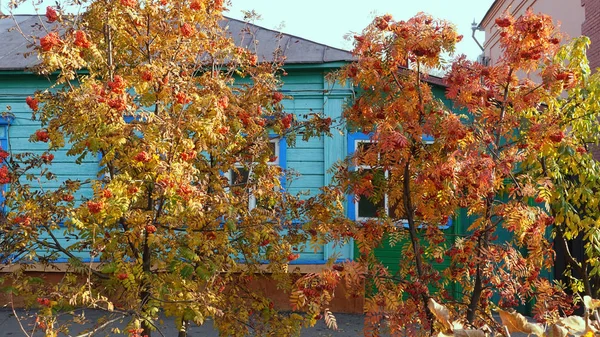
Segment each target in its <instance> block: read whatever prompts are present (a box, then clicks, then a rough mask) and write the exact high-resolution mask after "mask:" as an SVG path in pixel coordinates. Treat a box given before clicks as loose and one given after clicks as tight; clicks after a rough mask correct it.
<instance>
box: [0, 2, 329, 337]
mask: <svg viewBox="0 0 600 337" xmlns="http://www.w3.org/2000/svg"><path fill="white" fill-rule="evenodd" d="M78 3H79V1H78ZM82 5H83V6H84V8H85V11H84V14H82V15H73V14H68V13H66V12H65V11H63V10H62V8H63V7H60V6H55V7H48V8H47V10H46V15H45V17H41V18H40V19H41V23H42V24H41V26H42V27H43V31H42V32H43V33H42V35H40V36H31V37H27V38H29V39H31V40H32V41H33V43H34V45H35V49H36V52H37V55H38V57H39V60H40V63H39V65H38V66H37V67H36V68H35V71H36V72H37V73H39V74H41V75H44V76H48V77H49V78H50V79H51V81H52V83H53V85H52V86H51V87H50V88H48V89H47V90H42V91H39V92H37V93H36V94H35V95H34V96H33V95H32V96H31V97H28V98H27V104H28V105H29V107H30V108H31V109H32V111H33V118H34V119H35V120H39V121H40V123H41V126H40V129H39V130H38V131H36V132H35V134H34V135H32V136H31V141H33V142H40V143H47V145H48V152H46V153H44V154H43V155H41V156H37V155H33V154H27V153H25V154H23V153H14V154H12V155H11V156H10V157H8V154H5V153H4V152H3V153H2V158H3V159H4V160H5V162H6V166H3V168H2V169H3V170H4V169H6V172H4V173H5V174H4V175H3V176H2V179H3V180H2V182H3V183H7V184H9V186H8V188H7V190H8V191H7V194H6V205H5V206H6V209H7V221H8V224H9V226H8V227H7V233H6V235H8V236H10V237H13V238H16V239H18V241H19V245H20V247H22V248H23V249H25V250H26V251H27V256H28V258H27V259H25V258H21V259H19V260H18V261H14V262H13V263H14V264H16V265H19V266H20V268H19V269H18V270H17V272H15V273H14V274H13V275H12V276H13V279H14V280H13V284H14V286H13V288H12V289H13V290H14V291H18V292H19V293H20V294H21V295H23V296H26V295H27V294H29V298H30V299H32V300H33V301H35V299H36V298H37V302H38V304H37V305H38V306H41V307H42V309H43V310H41V311H40V313H39V317H38V318H39V324H40V327H43V329H44V330H45V331H46V335H47V336H55V335H56V333H57V331H58V330H59V329H61V327H58V326H57V325H55V322H56V321H55V318H56V313H57V312H59V311H61V310H69V309H70V308H73V307H91V308H96V309H101V310H106V311H108V312H112V313H113V314H114V313H118V314H120V315H122V316H123V317H130V318H131V321H130V322H129V323H128V333H129V335H130V336H146V335H147V336H150V335H151V332H152V331H153V330H155V329H156V327H157V326H156V324H157V319H158V314H159V311H161V312H164V313H165V314H166V315H167V316H171V317H174V318H175V319H176V322H177V327H178V328H179V329H180V333H179V335H180V336H185V335H186V330H187V326H188V325H189V324H190V323H195V324H202V323H203V322H204V321H205V320H206V319H207V318H209V317H210V318H213V319H214V322H215V325H216V327H217V328H218V329H219V330H220V331H221V333H223V334H227V335H232V336H242V335H246V334H248V333H254V334H258V335H261V334H267V333H275V334H277V335H282V336H284V335H289V334H292V333H294V332H295V331H297V330H298V329H299V323H300V322H301V320H302V318H301V316H299V315H295V314H293V315H285V314H280V313H278V312H277V311H276V310H275V309H274V308H273V303H272V302H271V300H270V299H269V298H268V296H267V295H268V294H264V293H263V292H261V291H258V290H257V289H255V288H253V287H252V286H251V283H252V279H253V278H254V277H255V275H261V274H264V273H269V274H270V275H272V277H273V278H274V279H275V280H278V281H279V282H280V287H282V288H283V289H286V288H287V289H289V288H290V286H291V276H290V274H288V273H287V269H288V264H289V263H290V261H293V260H295V259H296V258H298V254H297V252H296V251H295V249H296V248H295V247H297V246H298V245H299V244H301V243H303V242H305V241H306V240H307V235H308V234H306V233H305V232H304V231H302V230H301V228H299V227H298V226H296V225H295V224H294V223H293V222H292V221H293V220H294V219H297V218H298V213H301V212H302V210H301V205H302V202H301V201H300V200H299V199H298V197H297V196H294V195H290V194H288V193H286V192H285V191H284V190H283V188H282V183H283V182H284V181H285V179H286V177H285V172H283V171H282V169H281V168H280V167H279V166H278V165H272V163H273V162H276V161H277V157H275V156H274V154H273V146H274V144H275V142H274V141H277V140H278V139H281V138H282V137H286V136H288V137H290V139H295V136H294V135H293V133H294V132H295V131H297V130H299V129H303V130H304V131H305V135H311V134H321V132H322V131H326V130H327V128H328V126H329V124H328V123H327V121H326V120H324V119H320V118H319V117H316V116H315V117H314V118H313V119H311V120H308V121H306V122H297V121H295V120H294V119H293V116H291V115H290V114H287V113H285V112H284V111H283V107H282V104H281V100H282V99H283V98H284V96H283V95H282V94H281V93H280V92H278V91H277V90H278V87H279V85H280V84H281V83H280V80H279V76H280V75H281V73H282V72H281V65H282V63H281V58H280V55H278V52H277V50H274V56H273V60H259V59H258V57H257V55H256V54H255V53H253V51H251V50H248V49H245V48H242V47H238V46H236V45H235V44H234V42H233V40H232V39H231V38H230V37H229V34H228V33H227V32H226V31H225V29H224V28H223V27H222V26H221V25H220V20H222V19H223V17H222V11H223V10H224V5H223V1H220V0H193V1H188V0H185V1H184V0H169V1H165V0H147V1H143V0H140V1H137V0H121V1H109V0H100V1H84V3H83V4H82ZM59 149H65V150H66V151H67V152H66V153H67V154H68V155H69V156H72V157H73V158H74V162H76V163H81V162H82V161H83V160H89V159H90V158H92V159H93V158H99V170H98V175H97V178H96V179H92V180H91V181H79V180H76V179H69V180H66V181H64V182H59V183H60V186H59V187H57V188H47V187H45V185H44V183H45V182H48V181H52V180H55V179H56V176H55V173H56V172H55V171H54V170H53V167H52V160H53V157H54V155H53V152H55V151H57V150H59ZM73 165H75V163H74V164H73ZM38 183H39V185H40V186H41V188H36V187H37V186H36V185H38ZM84 186H91V188H92V190H93V194H91V195H85V193H83V194H82V193H80V191H81V188H82V187H84ZM60 257H66V258H68V263H67V270H68V272H67V274H66V276H65V278H64V279H63V281H62V282H60V283H59V284H57V285H43V286H40V285H39V283H36V282H37V281H39V280H38V279H35V278H30V277H28V274H27V273H25V271H27V269H28V268H29V266H30V265H31V261H34V262H36V263H43V264H46V265H48V266H50V267H52V266H54V265H55V262H56V261H57V259H58V258H60ZM85 259H90V261H91V262H89V263H87V262H84V261H86V260H85ZM275 331H276V332H275Z"/></svg>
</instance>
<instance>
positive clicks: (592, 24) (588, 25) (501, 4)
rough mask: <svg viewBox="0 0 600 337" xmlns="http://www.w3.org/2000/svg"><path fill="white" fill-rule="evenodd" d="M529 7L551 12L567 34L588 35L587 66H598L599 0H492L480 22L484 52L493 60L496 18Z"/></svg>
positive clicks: (496, 41)
mask: <svg viewBox="0 0 600 337" xmlns="http://www.w3.org/2000/svg"><path fill="white" fill-rule="evenodd" d="M528 9H532V10H533V11H534V12H535V13H540V12H541V13H545V14H548V15H550V16H551V17H552V18H553V19H554V22H555V23H557V24H560V30H561V31H562V32H564V33H566V34H567V35H568V36H569V37H577V36H580V35H586V36H588V37H589V38H590V39H591V42H592V44H591V46H590V49H589V50H588V58H589V60H590V67H591V68H592V69H593V70H594V71H595V70H596V68H598V67H600V0H581V1H578V0H495V1H494V3H493V4H492V5H491V6H490V8H489V9H488V11H487V13H486V14H485V16H484V17H483V19H481V22H480V23H479V29H481V30H483V31H485V42H484V44H483V48H484V52H483V53H484V56H485V57H486V59H488V60H490V62H491V63H492V64H493V63H494V62H495V61H497V59H498V56H499V55H500V52H501V51H500V45H499V38H500V36H499V33H498V29H497V27H496V25H495V20H496V18H498V17H500V16H502V15H504V13H506V11H509V12H510V13H511V14H512V15H514V16H516V17H518V16H520V15H522V14H524V13H525V12H526V11H527V10H528Z"/></svg>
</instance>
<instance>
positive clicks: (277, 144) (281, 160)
mask: <svg viewBox="0 0 600 337" xmlns="http://www.w3.org/2000/svg"><path fill="white" fill-rule="evenodd" d="M269 148H270V152H271V156H270V157H271V160H270V161H269V162H268V163H267V164H268V165H269V166H279V167H281V168H282V169H285V164H286V143H285V139H271V140H270V142H269ZM228 179H229V184H230V186H231V189H232V191H233V192H234V193H235V191H236V190H238V191H239V192H240V193H248V195H249V197H248V210H252V209H254V208H256V207H257V206H260V207H262V208H269V207H271V206H272V205H269V201H268V200H257V198H256V197H255V196H254V195H253V194H252V191H251V190H248V187H247V185H248V181H249V180H250V179H252V165H250V167H248V166H244V165H242V164H236V166H235V169H232V170H230V171H229V173H228ZM281 185H282V186H284V185H285V179H284V178H283V177H282V180H281Z"/></svg>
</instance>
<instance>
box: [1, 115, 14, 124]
mask: <svg viewBox="0 0 600 337" xmlns="http://www.w3.org/2000/svg"><path fill="white" fill-rule="evenodd" d="M14 119H15V117H14V116H0V125H10V124H11V123H12V121H13V120H14Z"/></svg>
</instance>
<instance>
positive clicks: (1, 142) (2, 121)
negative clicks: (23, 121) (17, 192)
mask: <svg viewBox="0 0 600 337" xmlns="http://www.w3.org/2000/svg"><path fill="white" fill-rule="evenodd" d="M13 119H14V117H12V116H2V117H0V129H2V131H4V137H0V147H2V150H4V151H6V152H8V151H9V148H8V127H9V125H10V123H11V122H12V121H13ZM3 165H4V163H0V166H3ZM6 185H7V184H3V185H2V186H0V207H1V211H2V212H4V213H6V209H5V207H4V200H5V199H4V192H6Z"/></svg>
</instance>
